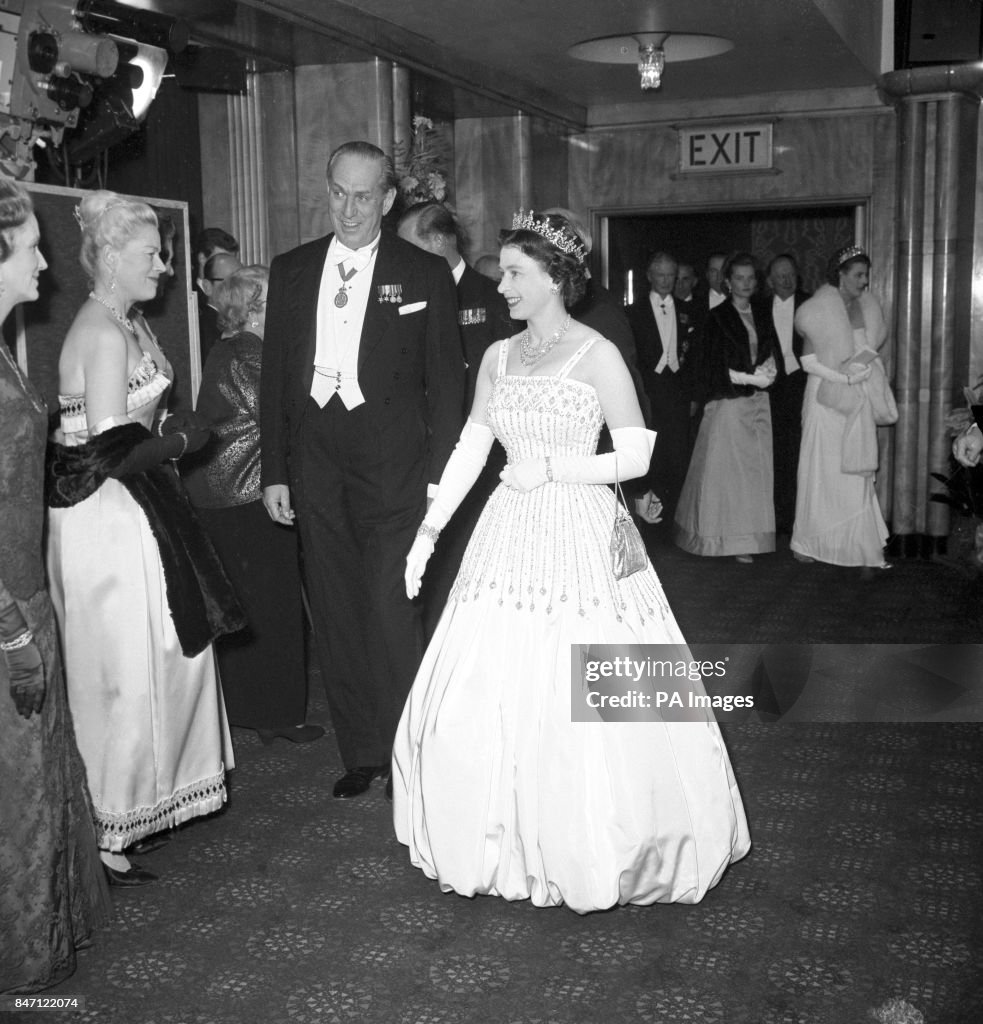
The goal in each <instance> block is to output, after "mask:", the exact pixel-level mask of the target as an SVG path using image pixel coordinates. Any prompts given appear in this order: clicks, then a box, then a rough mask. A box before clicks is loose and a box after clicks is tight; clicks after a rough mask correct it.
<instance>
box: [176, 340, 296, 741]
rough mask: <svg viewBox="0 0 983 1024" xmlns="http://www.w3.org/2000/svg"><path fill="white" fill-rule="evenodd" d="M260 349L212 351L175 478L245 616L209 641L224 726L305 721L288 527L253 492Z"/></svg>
mask: <svg viewBox="0 0 983 1024" xmlns="http://www.w3.org/2000/svg"><path fill="white" fill-rule="evenodd" d="M262 352H263V342H262V341H261V339H260V338H258V337H257V336H256V335H255V334H250V333H249V332H248V331H244V332H242V333H240V334H237V335H234V336H233V337H231V338H223V339H221V340H220V341H217V342H216V343H215V345H214V346H213V347H212V349H211V351H210V352H209V353H208V360H207V361H206V363H205V369H204V371H203V373H202V380H201V389H200V391H199V392H198V404H197V411H198V412H200V413H201V414H202V415H204V416H205V417H207V418H208V419H209V420H210V421H211V422H212V423H213V436H212V439H211V441H209V443H208V444H207V445H205V447H204V448H203V449H202V450H201V451H200V452H196V453H195V454H194V456H192V457H191V458H189V459H186V460H185V461H184V462H182V464H181V473H182V479H183V480H184V484H185V487H186V488H187V491H188V496H189V497H190V498H191V502H192V504H193V505H194V506H195V508H196V510H197V512H198V518H199V519H200V520H201V523H202V525H203V526H204V527H205V529H206V530H207V531H208V534H209V536H210V537H211V539H212V543H213V544H214V545H215V549H216V551H218V554H219V558H220V559H221V560H222V564H223V565H224V566H225V570H226V572H227V573H228V575H229V579H230V580H231V581H232V585H233V587H234V588H235V591H236V595H237V596H238V598H239V601H240V603H241V604H242V607H243V610H244V611H245V614H246V622H247V627H246V629H244V630H242V631H241V632H240V633H238V634H236V635H234V636H228V637H222V638H221V639H219V640H218V641H217V642H216V644H215V650H216V653H217V654H218V664H219V675H220V676H221V679H222V692H223V693H224V694H225V706H226V709H227V711H228V715H229V721H230V722H231V723H232V725H236V726H240V727H242V728H246V729H264V730H266V729H273V730H275V729H287V728H290V727H292V726H296V725H300V724H302V723H303V722H304V719H305V716H306V713H307V674H306V671H305V667H304V632H303V630H304V612H303V604H302V600H301V583H300V566H299V562H298V554H297V535H296V531H295V530H293V529H290V528H289V527H285V526H279V525H277V524H276V523H274V522H273V521H272V520H271V519H270V517H269V515H268V514H267V512H266V509H265V508H264V507H263V502H262V490H261V488H260V478H259V474H260V443H259V422H258V417H259V382H260V374H261V372H262Z"/></svg>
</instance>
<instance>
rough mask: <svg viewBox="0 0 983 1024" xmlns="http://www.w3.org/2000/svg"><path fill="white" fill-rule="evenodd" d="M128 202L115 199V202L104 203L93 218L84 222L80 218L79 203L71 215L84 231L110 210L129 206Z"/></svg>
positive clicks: (81, 217) (80, 207)
mask: <svg viewBox="0 0 983 1024" xmlns="http://www.w3.org/2000/svg"><path fill="white" fill-rule="evenodd" d="M129 205H130V202H129V201H128V200H126V199H117V200H116V201H115V202H110V203H106V205H105V206H104V207H103V208H102V209H101V210H100V211H99V212H98V213H97V214H96V215H95V216H94V217H90V218H89V219H88V220H86V219H85V218H84V217H83V216H82V204H81V203H79V204H78V205H77V206H76V207H75V208H74V209H73V210H72V214H73V216H74V217H75V223H76V224H78V226H79V228H80V229H81V230H82V231H85V229H86V228H87V227H89V226H90V225H91V224H94V223H95V222H96V221H97V220H99V219H100V218H101V217H104V216H105V215H106V214H107V213H109V211H110V210H117V209H119V207H121V206H129Z"/></svg>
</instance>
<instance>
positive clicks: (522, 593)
mask: <svg viewBox="0 0 983 1024" xmlns="http://www.w3.org/2000/svg"><path fill="white" fill-rule="evenodd" d="M594 340H595V339H590V340H589V341H587V342H586V343H585V344H584V345H583V346H581V348H580V349H579V350H578V351H577V352H576V353H575V354H574V355H573V356H572V357H571V359H570V360H569V361H568V362H567V364H566V365H565V366H564V367H563V369H562V370H561V371H560V373H559V374H557V375H556V376H530V377H522V376H516V375H513V374H507V373H505V372H504V369H505V359H506V355H507V344H508V343H507V342H506V343H503V346H502V349H503V353H502V356H501V358H500V361H499V375H498V377H497V378H496V379H495V383H494V385H493V387H492V391H491V395H490V396H489V399H488V406H487V418H488V422H489V424H490V426H491V428H492V430H493V431H494V432H495V436H496V437H497V438H498V439H499V441H501V443H502V445H503V446H504V448H505V451H506V453H507V454H508V459H509V462H519V461H521V460H522V459H526V458H535V457H542V456H544V455H577V456H591V455H594V454H595V453H596V451H597V440H598V436H599V434H600V430H601V426H602V424H603V422H604V417H603V414H602V412H601V404H600V401H599V400H598V397H597V392H596V391H595V390H594V389H593V388H592V387H591V386H590V385H589V384H585V383H584V382H583V381H577V380H571V379H569V378H568V377H567V374H568V373H569V372H570V370H572V369H573V367H574V366H575V365H576V363H577V362H579V360H580V359H581V358H582V357H583V355H584V354H585V353H586V352H587V350H588V349H589V348H590V346H591V345H592V344H593V342H594ZM613 524H614V495H613V494H612V492H611V488H610V487H608V486H606V485H604V484H578V483H547V484H544V485H542V486H540V487H536V488H534V489H533V490H531V491H525V492H523V491H517V490H513V489H511V488H508V487H506V486H505V485H504V484H502V485H500V486H499V487H497V488H496V490H495V492H494V493H493V494H492V496H491V498H490V499H489V500H488V504H487V505H486V506H485V510H484V512H483V513H482V515H481V518H480V519H479V520H478V524H477V526H476V527H475V530H474V532H473V534H472V536H471V543H470V544H469V545H468V549H467V552H466V554H465V556H464V561H463V563H462V565H461V570H460V572H459V573H458V576H457V580H456V581H455V583H454V588H453V590H452V592H451V599H452V600H458V601H462V602H468V601H476V600H486V599H490V600H491V601H492V602H493V603H495V604H497V605H499V606H503V605H505V604H508V605H509V606H510V607H512V608H514V609H515V610H516V611H524V610H525V611H529V612H533V613H539V614H544V615H546V616H548V617H551V616H554V615H563V614H566V613H568V612H572V613H573V614H574V615H576V616H577V617H578V619H584V620H591V621H597V622H602V621H604V620H605V618H606V617H607V616H610V615H612V614H613V615H615V616H616V617H618V618H619V619H620V617H621V615H622V614H623V613H624V611H625V609H626V608H627V607H628V605H629V603H630V604H631V605H632V606H633V607H636V608H637V609H638V612H639V614H640V615H641V617H642V618H643V619H644V618H646V617H648V618H655V617H660V618H665V617H666V616H667V615H668V607H667V605H666V604H665V598H664V597H663V596H662V593H661V588H660V587H659V586H658V581H657V580H656V577H655V574H654V573H653V572H651V570H650V571H649V572H647V573H637V574H635V575H634V576H631V577H629V578H628V579H627V580H623V581H616V580H615V579H614V575H613V573H612V571H611V556H610V554H609V553H608V545H609V543H610V540H611V529H612V526H613ZM585 635H587V634H585ZM598 637H599V638H600V639H598V641H597V642H601V639H603V637H602V634H600V633H599V634H598Z"/></svg>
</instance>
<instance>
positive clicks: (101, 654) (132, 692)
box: [48, 355, 234, 850]
mask: <svg viewBox="0 0 983 1024" xmlns="http://www.w3.org/2000/svg"><path fill="white" fill-rule="evenodd" d="M169 384H170V380H169V379H168V378H167V376H166V375H165V374H164V373H163V372H162V371H161V370H159V369H158V367H157V365H156V363H155V362H154V361H153V359H152V358H151V357H150V356H149V355H145V356H144V358H143V360H142V361H141V363H140V364H139V365H138V366H137V368H136V370H134V372H133V374H132V375H131V377H130V380H129V382H128V395H127V415H128V417H129V418H130V419H131V420H134V421H135V422H139V423H142V424H143V425H144V426H145V427H147V428H149V427H150V426H151V424H152V422H153V418H154V412H155V410H156V408H157V403H158V402H159V401H160V397H161V395H162V394H163V393H164V391H166V390H167V387H168V386H169ZM61 404H62V429H63V430H64V433H65V443H66V444H73V443H74V444H81V443H83V442H84V441H85V440H86V439H87V438H88V432H87V430H86V427H85V406H84V399H82V398H81V397H61ZM49 518H50V526H49V539H48V572H49V576H50V585H51V598H52V601H53V602H54V605H55V611H56V613H57V616H58V621H59V626H60V628H61V636H62V645H63V649H64V655H65V678H66V682H67V686H68V700H69V704H70V706H71V709H72V718H73V720H74V722H75V734H76V738H77V739H78V746H79V750H80V752H81V754H82V760H83V761H84V762H85V767H86V771H87V773H88V777H89V789H90V791H91V793H92V803H93V809H94V811H95V818H96V831H97V834H98V838H99V845H100V846H101V847H102V848H103V849H110V850H122V849H123V848H125V847H126V846H129V845H130V843H133V842H136V841H137V840H138V839H140V838H142V837H143V836H146V835H150V834H151V833H153V832H157V831H160V830H161V829H164V828H168V827H169V826H172V825H176V824H179V823H180V822H182V821H186V820H188V819H189V818H194V817H197V816H199V815H203V814H209V813H211V812H212V811H216V810H218V809H219V808H220V807H221V806H222V804H223V803H224V802H225V795H226V794H225V770H226V769H227V768H231V767H233V764H234V760H233V756H232V741H231V738H230V736H229V728H228V724H227V722H226V717H225V705H224V703H223V701H222V694H221V690H220V689H219V682H218V674H217V671H216V668H215V656H214V653H213V651H212V647H211V646H210V645H209V646H208V647H207V648H206V649H205V650H204V651H202V653H201V654H199V655H197V656H196V657H194V658H186V657H185V656H184V654H183V653H182V651H181V645H180V643H179V641H178V637H177V633H176V632H175V629H174V623H173V621H172V620H171V615H170V611H169V609H168V604H167V593H166V589H165V584H164V571H163V568H162V566H161V560H160V554H159V552H158V549H157V542H156V540H155V539H154V535H153V533H152V532H151V529H150V523H149V522H148V520H147V517H146V516H145V515H144V513H143V511H142V509H141V508H140V506H139V505H138V504H137V503H136V502H135V501H134V500H133V498H132V497H131V496H130V493H129V492H128V491H127V489H126V488H125V487H124V486H123V485H122V484H121V483H120V482H119V481H118V480H113V479H107V480H105V481H104V482H103V483H102V484H101V486H100V487H99V489H98V490H97V491H96V492H95V493H94V494H92V495H90V496H89V497H88V498H86V499H85V500H84V501H81V502H79V503H78V504H77V505H74V506H72V507H71V508H52V509H50V510H49Z"/></svg>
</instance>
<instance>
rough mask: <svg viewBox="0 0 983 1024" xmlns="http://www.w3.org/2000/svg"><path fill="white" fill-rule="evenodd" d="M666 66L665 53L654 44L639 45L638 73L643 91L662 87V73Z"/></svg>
mask: <svg viewBox="0 0 983 1024" xmlns="http://www.w3.org/2000/svg"><path fill="white" fill-rule="evenodd" d="M665 66H666V51H665V50H663V49H662V47H661V46H656V45H655V43H640V44H639V47H638V73H639V75H641V77H642V88H643V89H658V88H659V86H660V85H662V71H663V69H664V68H665Z"/></svg>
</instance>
